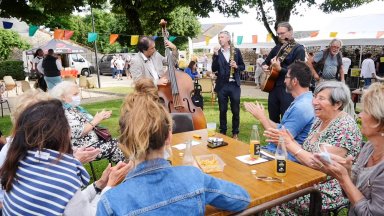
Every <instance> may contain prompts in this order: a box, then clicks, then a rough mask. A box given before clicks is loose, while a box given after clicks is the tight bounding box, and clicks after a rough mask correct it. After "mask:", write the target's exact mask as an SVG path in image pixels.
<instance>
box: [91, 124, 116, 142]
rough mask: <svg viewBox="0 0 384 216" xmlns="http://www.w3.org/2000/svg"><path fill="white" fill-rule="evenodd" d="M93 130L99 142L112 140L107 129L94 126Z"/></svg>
mask: <svg viewBox="0 0 384 216" xmlns="http://www.w3.org/2000/svg"><path fill="white" fill-rule="evenodd" d="M93 130H94V131H95V133H96V135H97V136H98V137H99V139H101V140H105V141H109V140H111V139H112V135H111V133H110V132H109V130H108V129H107V128H104V127H100V126H98V125H96V126H95V127H94V128H93Z"/></svg>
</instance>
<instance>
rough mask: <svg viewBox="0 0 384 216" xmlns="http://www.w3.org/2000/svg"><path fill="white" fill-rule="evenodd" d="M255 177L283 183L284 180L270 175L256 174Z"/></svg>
mask: <svg viewBox="0 0 384 216" xmlns="http://www.w3.org/2000/svg"><path fill="white" fill-rule="evenodd" d="M254 177H255V179H257V180H261V181H267V182H280V183H283V182H284V180H283V179H280V178H276V177H269V176H254Z"/></svg>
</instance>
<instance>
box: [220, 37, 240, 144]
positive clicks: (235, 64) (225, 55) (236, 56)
mask: <svg viewBox="0 0 384 216" xmlns="http://www.w3.org/2000/svg"><path fill="white" fill-rule="evenodd" d="M219 44H220V47H216V48H215V49H214V53H213V57H212V71H215V72H216V76H217V80H216V86H215V92H216V93H217V97H218V100H219V110H220V133H222V134H226V132H227V110H228V98H229V100H230V101H231V111H232V137H233V138H235V139H237V138H238V134H239V122H240V93H241V89H240V72H241V71H244V69H245V65H244V62H243V58H242V56H241V52H240V50H239V49H237V48H233V46H232V57H233V60H230V56H231V49H230V46H231V40H230V34H229V32H227V31H222V32H220V33H219ZM231 68H233V69H234V73H233V74H231V73H230V70H231Z"/></svg>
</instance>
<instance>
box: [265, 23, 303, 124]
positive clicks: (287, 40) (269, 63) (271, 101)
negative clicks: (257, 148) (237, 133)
mask: <svg viewBox="0 0 384 216" xmlns="http://www.w3.org/2000/svg"><path fill="white" fill-rule="evenodd" d="M276 33H277V35H278V37H279V42H280V43H279V44H277V45H276V46H275V47H274V48H273V49H272V50H271V52H270V53H269V55H268V57H267V58H266V59H265V61H264V63H263V64H262V65H263V66H262V68H263V70H264V72H265V74H268V73H269V72H273V71H274V72H276V73H278V76H277V78H276V79H275V80H272V79H268V76H264V77H265V78H266V79H265V80H261V82H262V84H261V85H262V86H265V84H266V83H268V84H271V85H272V86H273V87H272V88H271V90H270V92H269V95H268V113H269V118H270V119H271V120H272V121H274V122H276V123H280V118H281V117H282V116H283V115H284V113H285V111H286V110H287V109H288V107H289V105H290V104H291V103H292V101H293V97H292V95H291V94H290V93H287V92H286V90H285V85H284V80H285V79H289V77H286V74H287V71H288V66H289V65H290V64H292V63H294V62H295V61H296V60H301V61H304V60H305V50H304V46H303V45H301V44H298V43H297V42H296V41H295V39H294V38H293V29H292V26H291V25H290V24H289V23H288V22H281V23H279V24H278V25H277V30H276ZM265 74H264V75H265ZM271 82H272V83H271ZM273 82H274V83H273Z"/></svg>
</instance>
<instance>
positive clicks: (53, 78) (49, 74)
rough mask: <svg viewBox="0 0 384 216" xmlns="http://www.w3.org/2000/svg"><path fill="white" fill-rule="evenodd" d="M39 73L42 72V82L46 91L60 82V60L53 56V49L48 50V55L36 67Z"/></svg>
mask: <svg viewBox="0 0 384 216" xmlns="http://www.w3.org/2000/svg"><path fill="white" fill-rule="evenodd" d="M37 67H38V70H39V71H43V72H44V80H45V82H46V83H47V87H48V90H51V89H52V88H53V87H55V85H57V84H58V83H60V82H61V74H60V71H61V70H62V69H63V66H62V65H61V60H59V59H58V58H56V57H55V56H54V51H53V49H49V50H48V55H47V56H46V57H45V58H44V60H43V61H41V64H38V65H37Z"/></svg>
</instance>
